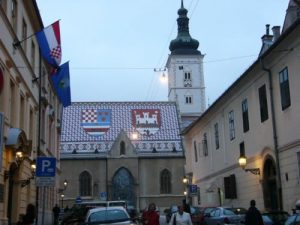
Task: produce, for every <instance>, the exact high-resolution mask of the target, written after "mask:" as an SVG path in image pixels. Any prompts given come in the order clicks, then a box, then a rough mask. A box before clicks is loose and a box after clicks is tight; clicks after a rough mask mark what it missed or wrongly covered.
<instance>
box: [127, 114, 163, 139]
mask: <svg viewBox="0 0 300 225" xmlns="http://www.w3.org/2000/svg"><path fill="white" fill-rule="evenodd" d="M132 123H133V126H134V127H135V129H136V130H137V131H138V132H139V133H140V134H142V135H147V136H150V135H153V134H155V133H156V132H157V131H159V129H160V125H161V118H160V110H159V109H134V110H132Z"/></svg>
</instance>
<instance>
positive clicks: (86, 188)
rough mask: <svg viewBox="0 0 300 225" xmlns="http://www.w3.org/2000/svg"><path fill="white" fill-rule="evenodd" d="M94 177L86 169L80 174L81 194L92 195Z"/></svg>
mask: <svg viewBox="0 0 300 225" xmlns="http://www.w3.org/2000/svg"><path fill="white" fill-rule="evenodd" d="M91 183H92V177H91V175H90V173H89V172H87V171H84V172H82V173H81V174H80V175H79V194H80V196H91V195H92V188H91Z"/></svg>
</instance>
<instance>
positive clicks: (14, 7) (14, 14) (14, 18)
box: [11, 0, 18, 32]
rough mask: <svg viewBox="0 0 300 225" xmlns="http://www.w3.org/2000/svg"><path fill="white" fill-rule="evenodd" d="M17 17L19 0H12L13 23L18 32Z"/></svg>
mask: <svg viewBox="0 0 300 225" xmlns="http://www.w3.org/2000/svg"><path fill="white" fill-rule="evenodd" d="M17 17H18V5H17V0H12V1H11V24H12V27H13V29H14V31H15V32H17Z"/></svg>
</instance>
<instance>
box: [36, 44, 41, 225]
mask: <svg viewBox="0 0 300 225" xmlns="http://www.w3.org/2000/svg"><path fill="white" fill-rule="evenodd" d="M41 78H42V53H41V50H40V49H39V95H38V108H39V112H38V143H37V153H36V157H37V158H38V157H39V156H40V155H41V153H40V151H41V149H40V148H41V112H42V109H41V96H42V79H41ZM35 204H36V210H37V217H36V224H38V218H39V187H38V186H36V196H35Z"/></svg>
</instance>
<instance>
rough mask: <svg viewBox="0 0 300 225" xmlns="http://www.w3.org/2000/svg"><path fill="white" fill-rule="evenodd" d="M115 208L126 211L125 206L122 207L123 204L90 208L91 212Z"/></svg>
mask: <svg viewBox="0 0 300 225" xmlns="http://www.w3.org/2000/svg"><path fill="white" fill-rule="evenodd" d="M115 209H118V210H122V211H126V210H125V209H124V207H122V206H108V207H98V208H93V209H90V210H89V212H90V213H94V212H99V211H105V210H115Z"/></svg>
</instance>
